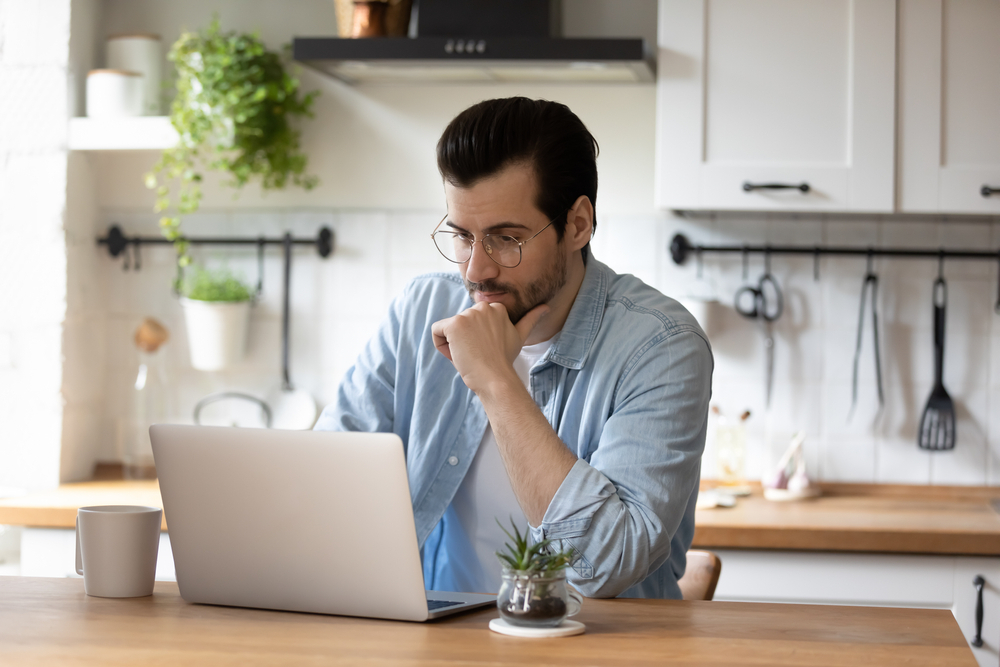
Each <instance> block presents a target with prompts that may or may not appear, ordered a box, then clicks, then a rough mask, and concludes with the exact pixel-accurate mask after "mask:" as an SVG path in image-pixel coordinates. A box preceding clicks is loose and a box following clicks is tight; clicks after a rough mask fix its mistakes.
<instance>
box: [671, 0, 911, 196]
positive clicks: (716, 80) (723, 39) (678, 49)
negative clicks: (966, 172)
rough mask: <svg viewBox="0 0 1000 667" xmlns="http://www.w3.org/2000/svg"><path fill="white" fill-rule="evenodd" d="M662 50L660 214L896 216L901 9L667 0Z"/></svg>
mask: <svg viewBox="0 0 1000 667" xmlns="http://www.w3.org/2000/svg"><path fill="white" fill-rule="evenodd" d="M658 42H659V56H658V71H657V111H656V116H657V118H656V121H657V127H656V142H657V146H656V148H657V151H656V159H657V162H656V199H657V205H658V206H662V207H666V208H672V209H716V210H753V209H756V210H761V209H766V210H788V211H871V212H890V211H892V209H893V204H894V196H893V193H894V190H893V187H894V157H895V154H894V150H895V142H894V136H895V131H894V130H895V126H894V117H895V57H896V53H895V48H896V46H895V44H896V3H895V0H660V4H659V38H658ZM745 183H750V184H755V185H757V184H766V183H783V184H791V185H799V184H802V183H806V184H808V186H809V190H808V192H802V191H800V190H798V189H787V190H769V189H753V190H750V191H747V190H745V189H744V184H745Z"/></svg>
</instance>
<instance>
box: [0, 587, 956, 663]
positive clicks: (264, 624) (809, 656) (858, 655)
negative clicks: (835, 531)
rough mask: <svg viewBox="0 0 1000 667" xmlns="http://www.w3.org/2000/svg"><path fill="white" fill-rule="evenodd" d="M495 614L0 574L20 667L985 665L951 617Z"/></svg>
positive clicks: (603, 605)
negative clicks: (208, 595)
mask: <svg viewBox="0 0 1000 667" xmlns="http://www.w3.org/2000/svg"><path fill="white" fill-rule="evenodd" d="M496 615H497V614H496V610H495V609H485V610H482V611H477V612H472V613H468V614H463V615H459V616H453V617H451V618H447V619H442V620H440V621H433V622H430V623H407V622H402V621H379V620H372V619H363V618H346V617H338V616H323V615H320V614H296V613H290V612H273V611H262V610H256V609H238V608H231V607H212V606H207V605H193V604H188V603H187V602H184V601H183V600H182V599H181V598H180V596H179V594H178V591H177V585H176V584H175V583H173V582H157V583H156V588H155V592H154V593H153V595H152V596H148V597H144V598H130V599H121V600H115V599H106V598H94V597H88V596H87V595H86V594H84V592H83V582H82V581H80V580H79V579H41V578H34V577H23V578H22V577H0V662H2V663H3V664H4V665H5V667H15V666H20V665H25V666H28V665H30V666H31V667H34V666H35V665H74V666H77V667H86V666H88V665H133V664H151V663H154V662H155V663H156V664H171V665H212V666H216V665H218V666H223V667H224V666H225V665H240V666H251V667H252V666H254V665H265V664H266V665H273V664H281V665H299V664H308V665H318V664H323V665H348V664H350V665H357V664H364V665H370V666H372V667H378V666H385V667H388V666H389V665H404V666H416V665H454V666H456V667H457V666H458V665H463V666H466V667H472V666H476V665H483V666H486V665H489V666H490V667H504V666H509V667H522V666H523V665H541V664H544V665H551V666H555V665H567V666H572V667H582V666H585V665H602V666H603V665H608V666H615V665H629V666H642V665H657V666H659V665H663V664H666V663H669V664H671V665H692V666H693V665H698V666H703V665H732V664H735V663H739V664H754V665H776V666H787V665H802V666H806V665H808V666H810V667H813V666H816V665H840V666H844V667H864V666H867V665H871V666H875V665H877V666H879V667H891V666H892V665H908V666H910V667H919V666H921V665H927V666H931V665H933V666H935V667H948V666H952V665H954V666H956V667H959V666H961V667H975V665H976V660H975V658H974V657H973V655H972V651H971V650H970V649H969V647H968V646H967V645H966V643H965V638H964V637H963V636H962V633H961V631H960V630H959V627H958V624H957V623H956V622H955V619H954V618H953V617H952V615H951V612H950V611H947V610H940V609H893V608H876V607H835V606H812V605H791V604H754V603H745V602H683V601H679V600H590V599H588V600H584V603H583V610H582V611H581V612H580V615H579V616H577V618H578V619H579V620H580V621H582V622H583V623H584V624H586V626H587V632H586V633H585V634H583V635H579V636H576V637H566V638H561V639H519V638H515V637H506V636H502V635H498V634H495V633H493V632H490V630H489V629H488V628H487V624H488V623H489V620H490V619H491V618H495V617H496Z"/></svg>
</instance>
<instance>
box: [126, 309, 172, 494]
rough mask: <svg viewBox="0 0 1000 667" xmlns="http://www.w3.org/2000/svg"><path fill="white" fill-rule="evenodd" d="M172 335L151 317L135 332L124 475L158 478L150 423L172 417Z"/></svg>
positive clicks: (127, 477) (137, 477)
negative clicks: (135, 366)
mask: <svg viewBox="0 0 1000 667" xmlns="http://www.w3.org/2000/svg"><path fill="white" fill-rule="evenodd" d="M169 338H170V333H169V332H168V331H167V329H166V327H164V326H163V325H162V324H160V323H159V322H157V321H156V320H155V319H153V318H151V317H147V318H146V319H145V320H143V322H142V324H140V325H139V328H138V329H137V330H136V332H135V343H136V347H137V348H138V349H139V365H138V369H137V372H136V376H135V383H134V385H133V388H134V391H133V395H132V398H133V400H132V419H131V422H132V426H133V428H132V429H131V432H130V433H129V437H128V439H127V441H126V443H125V451H124V452H123V457H122V459H123V461H122V463H123V468H124V475H125V479H156V464H155V463H154V462H153V447H152V445H151V444H150V442H149V427H150V426H151V425H152V424H159V423H163V422H166V421H168V420H169V418H170V416H171V413H172V407H173V405H172V401H171V400H170V384H169V382H168V378H167V368H166V350H165V349H164V347H165V345H164V343H166V342H167V340H169Z"/></svg>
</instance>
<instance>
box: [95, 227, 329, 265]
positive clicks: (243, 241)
mask: <svg viewBox="0 0 1000 667" xmlns="http://www.w3.org/2000/svg"><path fill="white" fill-rule="evenodd" d="M182 240H184V241H187V242H188V243H190V244H191V245H249V246H256V247H257V248H258V249H263V247H264V246H269V245H278V246H280V245H283V244H284V243H285V238H284V236H276V237H267V236H255V237H251V236H247V237H213V236H200V237H199V236H185V237H183V239H182ZM291 242H292V244H293V245H314V246H316V251H317V253H319V256H320V257H324V258H325V257H329V256H330V255H331V254H332V253H333V249H334V245H335V243H336V237H335V236H334V233H333V230H332V229H330V228H329V227H321V228H320V230H319V232H318V233H317V234H316V236H315V237H314V238H294V237H293V238H292V240H291ZM172 243H173V241H168V240H167V239H165V238H163V237H162V236H126V235H125V233H124V232H122V229H121V227H119V226H118V225H112V226H111V227H109V228H108V234H107V236H104V237H102V238H99V239H97V245H103V246H107V247H108V254H110V255H111V256H112V257H118V256H119V255H124V258H125V259H124V266H123V268H124V269H125V270H126V271H127V270H128V269H129V268H132V269H133V270H135V271H138V270H139V269H140V268H141V267H142V262H141V260H140V255H139V248H140V247H142V246H144V245H167V244H172ZM129 246H131V247H132V252H131V262H130V258H129V253H128V249H129Z"/></svg>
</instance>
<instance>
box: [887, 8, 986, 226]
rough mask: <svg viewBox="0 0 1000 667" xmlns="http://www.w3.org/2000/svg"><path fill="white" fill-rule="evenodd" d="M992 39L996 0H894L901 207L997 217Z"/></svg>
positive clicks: (921, 210)
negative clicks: (988, 190)
mask: <svg viewBox="0 0 1000 667" xmlns="http://www.w3.org/2000/svg"><path fill="white" fill-rule="evenodd" d="M998 36H1000V2H997V1H996V0H901V2H900V5H899V141H900V145H899V173H900V181H899V197H900V209H901V210H903V211H906V212H921V213H933V212H941V213H986V214H997V213H1000V191H998V192H996V193H992V194H991V193H986V194H984V193H983V188H984V186H985V187H988V188H996V189H998V190H1000V74H998V72H1000V37H998Z"/></svg>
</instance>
